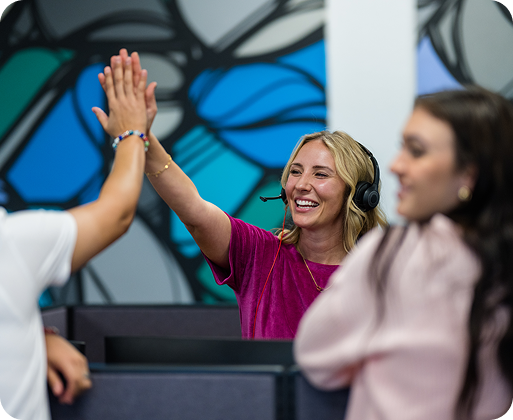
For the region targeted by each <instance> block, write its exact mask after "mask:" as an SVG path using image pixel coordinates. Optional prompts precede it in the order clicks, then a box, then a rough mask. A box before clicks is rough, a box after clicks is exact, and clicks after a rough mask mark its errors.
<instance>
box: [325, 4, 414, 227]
mask: <svg viewBox="0 0 513 420" xmlns="http://www.w3.org/2000/svg"><path fill="white" fill-rule="evenodd" d="M326 8H327V24H326V45H327V47H326V53H327V73H328V92H327V95H328V98H327V101H328V126H329V129H330V130H343V131H346V132H347V133H348V134H350V135H351V136H352V137H354V138H355V140H358V141H359V142H361V143H363V144H364V145H365V146H367V147H368V148H369V149H370V150H371V151H372V152H373V154H374V155H375V156H376V159H377V160H378V162H379V164H380V169H381V180H382V205H383V208H384V210H385V212H386V214H387V216H388V217H389V219H390V220H392V221H397V220H398V217H397V216H396V212H395V206H396V194H397V190H398V187H397V185H398V184H397V181H396V179H395V177H394V176H393V175H392V174H390V171H389V169H388V168H389V165H390V163H391V161H392V159H393V157H394V156H395V153H396V152H397V150H398V147H399V144H400V141H401V131H402V127H403V125H404V123H405V122H406V120H407V118H408V115H409V113H410V112H411V109H412V105H413V100H414V98H415V93H416V65H415V63H416V37H417V34H416V12H417V9H416V1H415V0H386V1H384V0H379V1H377V0H327V3H326Z"/></svg>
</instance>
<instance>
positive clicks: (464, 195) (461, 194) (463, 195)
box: [458, 185, 472, 202]
mask: <svg viewBox="0 0 513 420" xmlns="http://www.w3.org/2000/svg"><path fill="white" fill-rule="evenodd" d="M458 198H459V200H460V201H462V202H467V201H470V200H472V191H471V190H470V188H469V187H467V186H466V185H463V187H461V188H460V189H459V190H458Z"/></svg>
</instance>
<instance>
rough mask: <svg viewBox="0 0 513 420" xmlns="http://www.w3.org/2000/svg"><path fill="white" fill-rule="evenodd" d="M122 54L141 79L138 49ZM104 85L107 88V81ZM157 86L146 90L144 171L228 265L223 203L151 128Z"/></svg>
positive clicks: (211, 254)
mask: <svg viewBox="0 0 513 420" xmlns="http://www.w3.org/2000/svg"><path fill="white" fill-rule="evenodd" d="M119 57H120V58H121V60H122V61H125V62H126V60H127V59H128V58H130V59H131V62H132V64H133V69H134V82H139V78H140V77H141V76H142V70H141V65H140V60H139V55H138V54H137V53H136V52H134V53H132V54H131V56H130V57H128V53H127V51H126V50H125V49H122V50H120V55H119ZM105 76H106V75H105ZM100 82H102V76H100ZM102 85H103V86H104V89H106V87H107V85H106V83H105V81H103V82H102ZM155 86H156V84H155V83H151V84H150V85H148V87H147V89H146V91H145V101H146V108H147V114H146V118H147V122H148V125H147V127H146V131H147V132H148V139H149V141H150V148H149V150H148V153H147V154H146V166H145V169H144V171H145V173H146V174H147V176H148V179H149V180H150V182H151V184H152V185H153V187H154V188H155V190H156V191H157V193H158V194H159V195H160V196H161V197H162V199H163V200H164V201H165V202H166V203H167V205H168V206H169V207H170V208H171V210H173V211H174V212H175V213H176V215H177V216H178V217H179V218H180V220H181V221H182V222H183V223H184V225H185V226H186V228H187V230H188V231H189V232H190V233H191V235H192V237H193V238H194V240H195V241H196V243H197V244H198V246H199V247H200V249H201V250H202V252H203V253H204V254H205V255H206V256H207V257H208V258H209V259H210V260H211V261H213V262H214V263H215V264H217V265H219V266H220V267H223V268H228V267H229V262H228V247H229V244H230V235H231V224H230V220H229V218H228V216H227V215H226V214H225V213H224V212H223V211H222V210H221V209H220V208H219V207H217V206H215V205H214V204H212V203H210V202H208V201H205V200H203V198H201V196H200V195H199V193H198V190H197V189H196V186H195V185H194V183H193V182H192V181H191V180H190V178H189V177H188V176H187V175H186V174H185V173H184V172H183V171H182V170H181V169H180V167H179V166H178V165H177V164H176V163H175V162H174V161H173V159H172V157H171V156H170V155H169V154H168V152H167V151H166V150H165V149H164V147H163V146H162V145H161V144H160V142H159V141H158V139H157V138H156V137H155V135H154V134H153V133H152V132H151V131H150V127H151V123H152V122H153V119H154V117H155V114H156V113H157V103H156V101H155V94H154V92H155ZM212 177H215V174H212Z"/></svg>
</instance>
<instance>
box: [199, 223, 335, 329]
mask: <svg viewBox="0 0 513 420" xmlns="http://www.w3.org/2000/svg"><path fill="white" fill-rule="evenodd" d="M229 217H230V216H229ZM230 222H231V224H232V233H231V238H230V250H229V259H230V270H223V269H222V268H220V267H219V266H217V265H215V264H214V263H212V262H211V261H210V260H209V259H208V258H207V262H208V263H209V265H210V268H211V269H212V273H213V274H214V278H215V280H216V282H217V283H218V284H227V285H228V286H230V287H231V288H232V289H233V290H234V291H235V296H236V297H237V302H238V304H239V313H240V323H241V330H242V337H243V338H252V337H253V324H254V321H255V313H256V307H257V303H258V299H259V298H260V295H261V293H262V290H263V289H264V284H265V281H266V279H267V275H268V274H269V271H270V270H271V267H272V265H273V261H274V257H275V256H276V252H277V251H278V246H279V242H280V241H279V239H278V238H277V237H276V236H275V235H273V234H272V233H271V232H268V231H265V230H263V229H260V228H258V227H256V226H253V225H250V224H248V223H245V222H243V221H242V220H238V219H235V218H233V217H230ZM308 266H309V268H310V271H311V272H312V274H313V276H314V278H315V281H316V282H317V284H318V285H319V286H321V287H325V286H326V284H327V283H328V280H329V278H330V276H331V275H332V274H333V272H334V271H335V270H336V269H337V268H338V265H325V264H318V263H314V262H310V261H308ZM317 296H319V292H318V291H317V289H316V287H315V284H314V282H313V280H312V277H311V276H310V273H309V272H308V270H307V268H306V266H305V264H304V262H303V259H302V257H301V255H300V254H299V253H298V252H297V250H296V247H295V246H294V245H282V246H281V249H280V253H279V254H278V258H277V259H276V263H275V265H274V268H273V270H272V272H271V275H270V277H269V281H268V282H267V286H266V287H265V291H264V293H263V295H262V300H261V302H260V305H259V307H258V313H257V314H256V315H257V316H256V330H255V336H254V338H257V339H262V338H265V339H292V338H294V336H295V335H296V331H297V327H298V324H299V320H300V319H301V317H302V316H303V314H304V313H305V311H306V309H307V308H308V307H309V306H310V304H311V303H312V302H313V301H314V299H315V298H316V297H317Z"/></svg>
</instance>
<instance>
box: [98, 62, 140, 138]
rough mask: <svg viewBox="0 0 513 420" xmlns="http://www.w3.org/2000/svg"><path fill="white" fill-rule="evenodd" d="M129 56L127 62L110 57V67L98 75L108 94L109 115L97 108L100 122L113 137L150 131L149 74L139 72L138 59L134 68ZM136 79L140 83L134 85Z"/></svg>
mask: <svg viewBox="0 0 513 420" xmlns="http://www.w3.org/2000/svg"><path fill="white" fill-rule="evenodd" d="M135 68H136V69H135V71H134V65H133V62H132V59H131V58H130V57H127V58H126V59H125V60H124V61H123V60H122V58H121V57H120V56H113V57H112V58H111V66H110V67H109V66H107V67H105V69H104V73H101V74H99V75H98V79H99V80H100V83H101V85H102V87H103V90H104V91H105V94H106V95H107V100H108V103H109V115H108V116H107V114H106V113H105V112H104V111H103V110H102V109H100V108H98V107H94V108H93V112H94V113H95V115H96V117H97V118H98V121H99V122H100V124H101V125H102V127H103V129H104V130H105V131H106V132H107V133H108V134H109V135H110V136H112V137H117V136H119V135H120V134H122V133H124V132H125V131H127V130H139V131H141V132H143V133H144V132H147V128H148V118H147V112H146V97H145V88H146V82H147V78H148V72H147V71H146V70H141V69H140V63H139V61H138V60H137V64H136V66H135ZM134 77H135V79H137V80H136V81H137V84H136V85H134Z"/></svg>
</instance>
